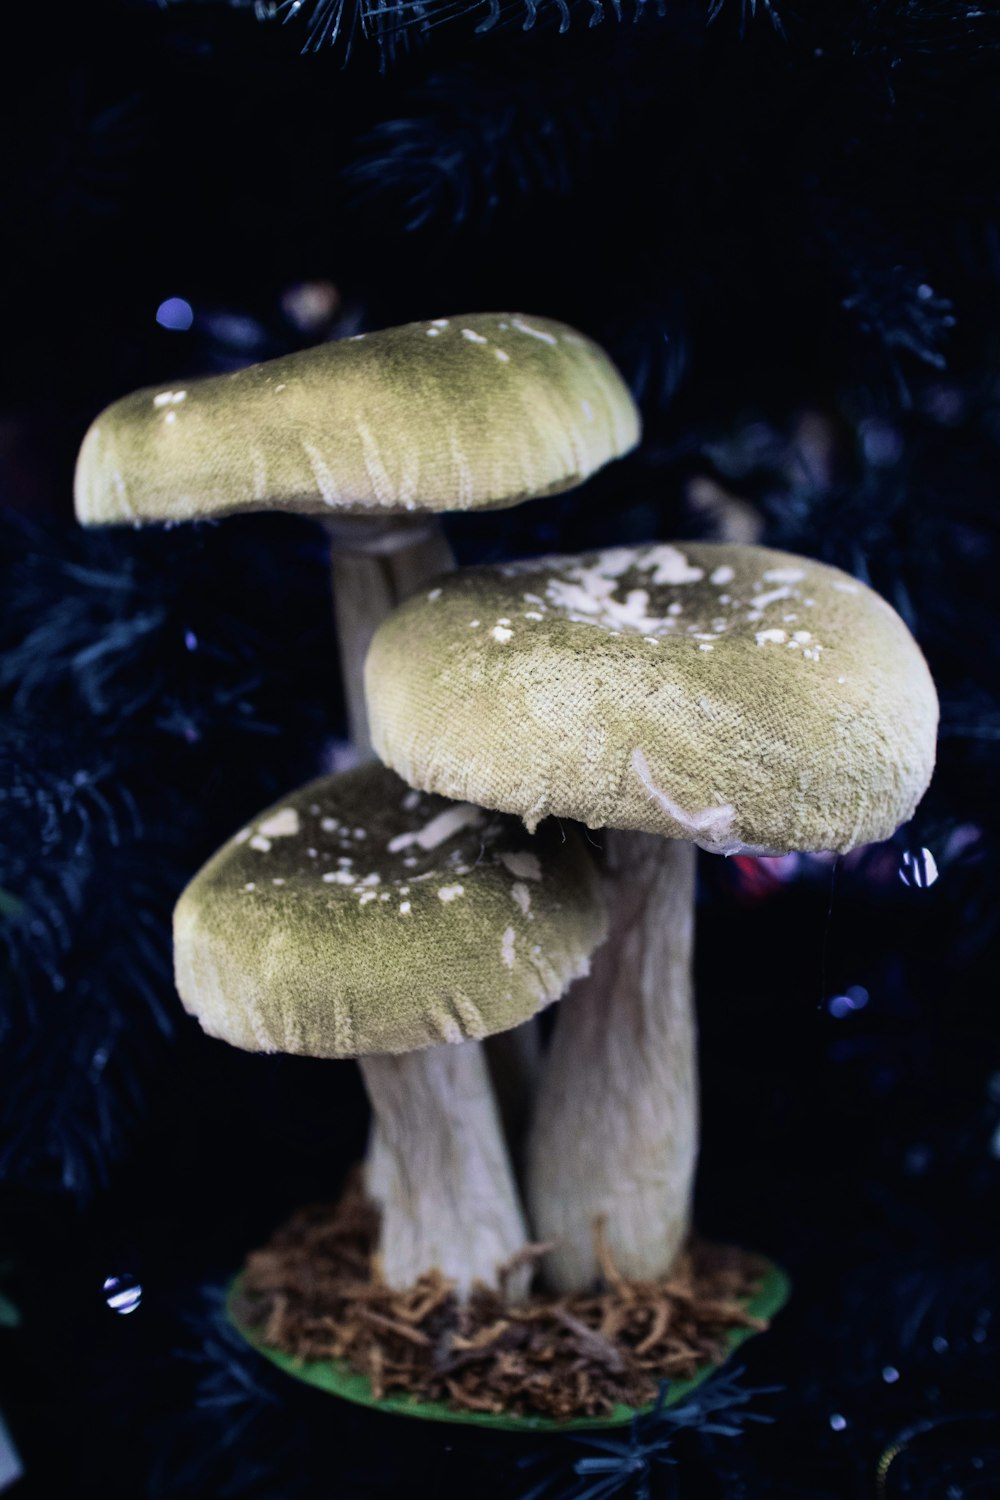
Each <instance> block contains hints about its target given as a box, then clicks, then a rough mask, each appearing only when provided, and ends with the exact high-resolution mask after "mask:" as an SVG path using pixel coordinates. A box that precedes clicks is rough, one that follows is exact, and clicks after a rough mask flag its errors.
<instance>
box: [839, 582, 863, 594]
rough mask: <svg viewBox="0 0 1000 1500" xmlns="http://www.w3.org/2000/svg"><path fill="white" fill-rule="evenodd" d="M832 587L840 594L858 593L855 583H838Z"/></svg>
mask: <svg viewBox="0 0 1000 1500" xmlns="http://www.w3.org/2000/svg"><path fill="white" fill-rule="evenodd" d="M833 586H834V588H835V589H839V590H840V592H841V593H842V594H856V593H858V586H857V584H856V583H839V582H835V583H834V585H833Z"/></svg>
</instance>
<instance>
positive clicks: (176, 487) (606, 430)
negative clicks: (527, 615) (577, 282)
mask: <svg viewBox="0 0 1000 1500" xmlns="http://www.w3.org/2000/svg"><path fill="white" fill-rule="evenodd" d="M638 439H639V417H638V412H637V410H636V406H635V403H634V401H633V400H632V397H631V395H630V393H629V391H628V388H627V387H626V385H625V384H624V382H623V380H622V378H621V376H620V375H619V374H618V371H617V370H616V369H615V367H614V365H613V364H612V363H611V361H610V360H609V359H608V357H607V355H605V354H604V353H603V351H602V350H601V349H599V348H598V346H597V345H596V344H594V343H592V342H591V340H590V339H587V338H584V337H583V335H582V334H579V333H576V332H575V331H574V330H573V329H572V328H567V327H566V326H565V325H564V324H562V323H553V322H551V321H550V320H548V319H547V318H535V317H530V318H529V317H522V316H520V315H519V314H517V313H474V314H470V315H469V316H467V317H454V318H437V319H435V320H434V321H433V322H427V323H409V324H407V325H405V326H404V327H402V328H388V329H385V330H383V331H382V332H380V333H370V334H358V335H357V336H356V337H354V338H349V339H342V340H340V341H339V342H336V343H329V344H321V345H320V346H319V347H317V348H315V349H306V350H304V351H302V352H301V353H298V354H290V355H287V356H285V357H283V358H281V359H274V360H270V361H268V362H267V363H266V364H259V365H251V366H249V367H248V368H246V369H243V370H237V371H236V372H235V373H234V374H230V375H220V376H212V377H209V378H208V379H200V380H193V381H190V382H183V383H181V384H179V385H177V386H176V388H174V389H159V388H153V387H150V388H148V389H145V390H141V391H136V392H134V393H133V394H132V395H130V396H126V397H124V399H123V400H121V401H116V402H115V403H114V404H113V405H112V406H109V407H108V408H107V410H106V411H104V412H102V413H101V415H100V416H99V417H98V418H97V419H96V421H95V422H94V423H93V425H92V426H91V428H90V431H89V432H88V433H87V436H86V438H85V439H84V443H83V447H82V449H81V451H80V457H79V460H78V463H77V471H76V510H77V515H78V517H79V519H80V520H81V521H82V522H84V523H85V524H86V525H92V526H97V525H107V524H113V523H121V522H132V523H141V522H144V521H188V520H193V519H198V518H200V517H207V516H222V515H229V514H232V513H234V512H238V511H253V510H291V511H297V512H303V513H307V514H314V515H328V514H330V513H331V512H339V513H341V514H354V515H356V514H368V515H371V514H373V513H374V514H381V515H386V514H401V513H406V512H408V511H419V510H422V511H431V512H436V511H446V510H479V509H487V508H491V507H499V506H508V505H516V504H518V502H519V501H521V500H527V499H530V498H532V497H534V496H540V495H546V494H551V493H554V492H555V491H558V490H564V489H569V488H571V487H572V486H573V485H575V484H579V483H580V482H581V481H582V480H584V479H586V478H587V476H588V475H590V474H592V473H593V472H594V471H595V470H596V469H599V468H600V467H601V466H602V465H603V464H606V463H608V462H609V461H610V460H611V459H613V458H617V457H619V456H620V455H621V454H623V453H626V452H628V450H629V449H630V448H632V447H634V446H635V444H636V443H637V442H638Z"/></svg>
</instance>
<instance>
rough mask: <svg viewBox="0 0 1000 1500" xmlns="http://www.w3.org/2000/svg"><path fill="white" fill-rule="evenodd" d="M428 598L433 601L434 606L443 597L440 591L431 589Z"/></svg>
mask: <svg viewBox="0 0 1000 1500" xmlns="http://www.w3.org/2000/svg"><path fill="white" fill-rule="evenodd" d="M427 597H428V599H429V600H430V601H431V603H432V604H433V602H434V601H435V600H436V599H440V597H441V590H440V589H431V591H430V593H429V594H428V595H427Z"/></svg>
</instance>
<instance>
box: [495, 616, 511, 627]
mask: <svg viewBox="0 0 1000 1500" xmlns="http://www.w3.org/2000/svg"><path fill="white" fill-rule="evenodd" d="M497 624H498V625H509V624H510V621H509V620H508V618H507V616H506V615H499V616H498V617H497Z"/></svg>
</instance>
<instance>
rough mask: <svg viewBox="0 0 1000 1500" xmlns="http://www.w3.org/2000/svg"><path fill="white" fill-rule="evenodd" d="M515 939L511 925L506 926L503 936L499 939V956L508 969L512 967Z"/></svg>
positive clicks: (515, 935)
mask: <svg viewBox="0 0 1000 1500" xmlns="http://www.w3.org/2000/svg"><path fill="white" fill-rule="evenodd" d="M516 940H517V934H516V933H515V931H514V929H513V927H508V928H507V930H506V932H505V933H504V935H503V937H502V938H501V939H500V957H501V958H502V959H503V961H504V963H505V964H506V965H507V967H508V969H512V968H513V967H514V943H515V942H516Z"/></svg>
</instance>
